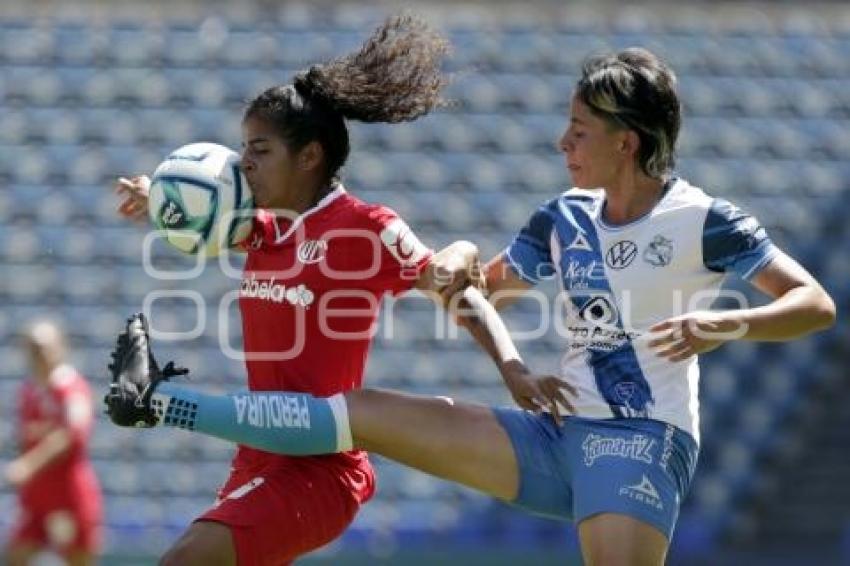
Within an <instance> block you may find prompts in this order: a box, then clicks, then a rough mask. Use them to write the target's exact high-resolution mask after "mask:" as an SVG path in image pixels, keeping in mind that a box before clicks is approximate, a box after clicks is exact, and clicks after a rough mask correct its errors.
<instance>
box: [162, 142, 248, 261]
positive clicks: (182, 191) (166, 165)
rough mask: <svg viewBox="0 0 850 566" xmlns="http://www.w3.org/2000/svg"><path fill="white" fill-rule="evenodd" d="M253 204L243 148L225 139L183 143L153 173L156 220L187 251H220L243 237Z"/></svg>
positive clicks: (173, 242)
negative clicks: (239, 149) (239, 150)
mask: <svg viewBox="0 0 850 566" xmlns="http://www.w3.org/2000/svg"><path fill="white" fill-rule="evenodd" d="M252 209H253V199H252V198H251V192H250V191H249V190H248V183H247V182H246V181H245V177H244V176H243V174H242V171H241V169H240V168H239V154H238V153H236V152H235V151H233V150H232V149H229V148H227V147H224V146H223V145H218V144H214V143H192V144H189V145H184V146H183V147H180V148H178V149H176V150H174V151H173V152H171V154H170V155H169V156H168V157H166V158H165V161H163V162H162V163H160V164H159V166H158V167H157V168H156V171H154V173H153V177H152V178H151V187H150V200H149V201H148V214H149V215H150V219H151V222H152V224H153V226H154V228H156V229H157V230H161V231H163V234H164V236H165V239H166V240H167V241H168V243H169V244H171V245H172V246H174V247H175V248H177V249H178V250H180V251H181V252H184V253H187V254H197V253H205V254H206V255H207V256H217V255H219V254H220V253H221V251H222V250H225V249H229V248H232V247H234V246H236V245H238V244H239V243H241V242H242V241H244V240H245V239H246V238H247V237H248V235H249V234H250V232H251V224H252V220H253V212H252Z"/></svg>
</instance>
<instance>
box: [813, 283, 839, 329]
mask: <svg viewBox="0 0 850 566" xmlns="http://www.w3.org/2000/svg"><path fill="white" fill-rule="evenodd" d="M812 316H813V318H814V323H815V328H814V330H826V329H827V328H830V327H832V326H833V325H834V324H835V319H836V316H837V315H836V309H835V301H833V300H832V297H830V296H829V293H827V292H826V291H824V290H823V289H818V293H817V296H816V298H815V301H814V304H813V305H812Z"/></svg>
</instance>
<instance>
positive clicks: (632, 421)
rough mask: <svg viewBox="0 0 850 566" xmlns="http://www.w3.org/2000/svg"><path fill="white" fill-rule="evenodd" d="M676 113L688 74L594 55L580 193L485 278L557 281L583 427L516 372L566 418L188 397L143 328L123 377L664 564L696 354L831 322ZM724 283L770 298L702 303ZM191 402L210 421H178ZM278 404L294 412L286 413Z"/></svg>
mask: <svg viewBox="0 0 850 566" xmlns="http://www.w3.org/2000/svg"><path fill="white" fill-rule="evenodd" d="M680 112H681V110H680V103H679V99H678V95H677V93H676V90H675V76H674V75H673V72H672V71H671V69H670V68H669V67H668V66H667V65H666V64H664V63H663V62H662V61H660V60H659V59H658V58H656V56H655V55H653V54H652V53H650V52H649V51H646V50H644V49H627V50H624V51H621V52H618V53H614V54H610V55H604V56H599V57H595V58H592V59H590V60H588V62H587V63H586V64H585V66H584V67H583V69H582V74H581V76H580V78H579V81H578V83H577V85H576V89H575V92H574V94H573V97H572V100H571V105H570V116H569V124H568V127H567V130H566V132H565V134H564V135H563V137H562V138H561V140H560V142H559V146H560V149H561V150H562V151H563V153H564V154H565V156H566V165H567V168H568V170H569V172H570V175H571V177H572V180H573V183H574V185H575V186H576V188H574V189H572V190H569V191H567V192H565V193H563V194H561V195H560V196H558V197H556V198H554V199H552V200H550V201H549V202H547V203H545V204H544V205H543V206H541V207H540V208H539V209H538V210H537V211H536V212H535V213H534V215H533V216H532V217H531V219H530V220H529V222H528V224H527V225H526V226H525V227H524V228H522V230H521V231H520V232H519V234H518V235H517V236H516V238H515V239H514V241H513V242H512V243H511V245H510V246H508V248H507V249H506V250H505V252H503V253H502V254H500V255H499V256H498V257H496V258H495V259H493V260H492V261H491V262H489V263H488V265H487V267H486V268H485V278H486V286H487V289H488V290H489V291H490V293H491V300H492V301H493V303H495V305H496V306H498V307H503V306H504V305H506V304H509V303H510V302H511V301H513V300H516V299H517V298H518V297H519V296H521V295H522V294H523V293H525V292H527V291H528V290H529V289H530V288H531V287H532V286H533V285H535V284H536V283H537V282H538V281H539V280H540V279H541V278H542V277H545V276H554V277H556V278H557V279H558V282H559V285H560V286H561V288H562V290H563V291H564V296H566V297H567V300H566V301H565V303H564V307H565V308H564V309H563V310H564V311H565V312H560V310H559V311H558V312H556V314H555V317H556V318H559V317H565V321H566V324H565V325H564V327H565V330H566V336H565V338H566V347H567V353H566V355H565V356H564V358H563V362H562V376H563V378H564V379H565V380H566V381H567V382H568V383H569V385H570V387H569V388H567V391H569V392H570V401H571V406H570V405H565V406H564V407H563V410H565V411H566V412H568V413H572V415H571V416H568V417H566V418H563V419H562V418H561V415H560V414H559V412H560V410H559V407H551V405H550V404H549V401H552V400H556V401H559V402H560V403H562V404H563V401H562V400H561V399H560V396H559V395H554V394H552V395H548V396H544V397H543V398H541V396H540V394H539V389H538V390H537V391H533V390H528V389H525V387H524V386H518V385H517V383H516V382H514V381H512V380H511V379H510V376H507V377H506V383H507V385H508V387H509V388H510V389H511V393H512V394H513V396H514V398H515V399H516V401H517V402H518V403H519V405H520V406H521V407H523V408H525V409H540V408H541V407H548V408H550V409H551V412H552V413H553V414H552V415H551V416H550V415H544V414H540V413H539V412H533V411H523V410H517V409H491V408H488V407H485V406H481V405H475V404H466V403H456V402H453V401H450V400H446V399H432V398H426V397H418V396H411V395H404V394H401V393H395V392H389V391H369V390H356V391H349V392H347V393H346V394H345V395H335V396H332V397H330V398H329V399H319V398H316V397H314V396H310V395H303V394H299V393H297V392H285V393H279V394H276V395H274V394H265V395H260V394H250V395H243V396H232V397H231V398H229V399H227V400H223V399H222V398H219V397H213V396H209V397H203V398H202V397H192V396H191V395H187V394H186V393H185V392H183V391H181V390H180V389H179V388H175V387H174V386H173V385H172V384H170V383H162V381H161V380H162V375H161V374H160V373H159V372H158V371H156V367H155V364H154V366H153V367H152V368H151V369H149V368H147V367H146V365H147V364H146V363H144V364H142V363H140V362H142V361H144V362H147V360H148V356H149V348H148V344H147V335H146V332H145V330H144V321H143V320H141V319H139V318H134V319H131V321H130V323H129V324H128V328H127V331H126V332H125V333H124V334H123V335H122V337H121V342H120V343H119V347H118V349H117V352H118V357H119V358H120V359H121V360H122V362H121V365H122V367H121V368H119V371H118V372H116V379H117V381H118V382H119V383H125V384H128V383H132V384H134V385H133V387H136V388H138V389H139V390H142V389H144V390H145V394H144V395H141V396H140V395H135V396H130V397H132V399H133V401H134V402H135V401H136V400H140V401H141V402H142V403H143V404H144V405H145V406H146V409H147V411H148V412H149V414H150V415H152V419H153V420H155V421H156V422H157V423H163V424H170V425H176V426H181V427H184V428H189V429H192V430H195V431H198V432H203V433H207V434H212V435H215V436H222V437H225V438H229V439H232V440H239V441H242V442H246V443H248V444H251V443H257V444H258V445H262V446H263V447H264V448H265V449H267V450H276V451H279V452H281V453H294V454H309V453H321V452H324V451H328V446H333V447H335V449H334V450H348V449H350V448H351V447H352V446H353V447H356V448H360V449H364V450H369V451H373V452H377V453H379V454H382V455H383V456H386V457H388V458H391V459H394V460H397V461H399V462H402V463H404V464H407V465H410V466H412V467H415V468H418V469H420V470H424V471H426V472H428V473H431V474H434V475H436V476H439V477H442V478H446V479H450V480H453V481H456V482H459V483H462V484H464V485H467V486H469V487H472V488H475V489H478V490H481V491H483V492H485V493H488V494H491V495H493V496H495V497H498V498H499V499H502V500H505V501H509V502H512V503H514V504H516V505H518V506H520V507H522V508H525V509H527V510H530V511H532V512H534V513H538V514H543V515H547V516H551V517H556V518H563V519H568V520H572V521H575V522H576V523H577V525H578V533H579V538H580V544H581V551H582V555H583V557H584V559H585V562H586V563H587V564H592V565H595V564H652V565H656V564H662V563H663V562H664V560H665V557H666V553H667V549H668V546H669V541H670V538H671V536H672V533H673V530H674V526H675V523H676V519H677V517H678V513H679V507H680V504H681V502H682V500H683V499H684V497H685V496H686V494H687V492H688V489H689V486H690V483H691V479H692V477H693V474H694V470H695V466H696V460H697V454H698V440H699V420H698V407H699V404H698V398H697V394H698V382H699V366H698V363H697V356H698V354H701V353H705V352H709V351H712V350H714V349H716V348H718V347H719V346H720V345H722V344H723V343H724V342H727V341H731V340H739V339H742V340H760V341H786V340H792V339H795V338H798V337H801V336H804V335H806V334H808V333H811V332H813V331H816V330H819V329H824V328H826V327H829V326H830V325H832V324H833V322H834V320H835V305H834V303H833V301H832V299H831V298H830V297H829V295H828V294H827V293H826V292H825V291H824V290H823V289H822V287H821V286H820V285H819V284H818V282H817V281H816V280H815V279H814V278H813V277H812V276H811V275H810V274H809V273H808V272H807V271H806V270H805V269H804V268H803V267H801V266H800V265H799V264H798V263H797V262H795V261H794V260H793V259H791V258H790V257H788V256H787V255H786V254H784V253H783V252H782V251H781V250H779V249H778V248H777V247H776V246H775V245H774V244H773V243H772V242H771V241H770V239H769V238H768V237H767V235H766V233H765V231H764V229H763V228H762V227H761V226H760V225H759V223H758V222H757V221H756V220H755V219H754V218H753V217H752V216H750V215H748V214H746V213H744V212H742V211H741V210H740V209H738V208H737V207H735V206H734V205H732V204H731V203H729V202H727V201H725V200H722V199H716V198H712V197H710V196H708V195H706V194H705V193H704V192H703V191H702V190H700V189H698V188H696V187H693V186H692V185H690V184H689V183H688V182H687V181H685V180H683V179H680V178H677V177H675V176H674V175H673V174H672V168H673V164H674V156H675V147H676V139H677V136H678V132H679V127H680V122H681V114H680ZM600 189H601V190H600ZM727 273H734V274H736V275H738V276H739V277H741V278H743V279H745V280H747V281H749V282H750V283H751V284H752V285H753V286H755V287H756V288H757V289H759V290H760V291H762V292H763V293H765V294H766V295H768V296H770V297H771V298H772V301H771V302H770V303H769V304H767V305H764V306H760V307H756V308H748V306H747V305H745V304H740V305H739V307H740V308H735V309H729V310H724V311H711V310H705V309H706V308H707V305H708V302H709V301H708V300H707V299H709V298H710V297H712V296H716V294H717V292H718V290H719V288H720V286H721V284H722V282H723V280H724V277H725V275H726V274H727ZM463 296H464V297H465V298H466V300H467V301H468V302H469V303H470V306H471V308H472V310H474V311H476V312H477V313H479V315H480V316H478V317H477V318H476V317H474V316H473V317H468V318H465V319H462V320H461V322H464V323H465V324H467V325H469V324H470V323H472V324H477V323H476V322H475V321H476V320H477V321H480V320H483V319H486V318H487V317H488V316H489V315H488V311H487V308H488V307H489V306H490V305H489V303H485V304H481V303H480V302H478V298H477V297H476V296H475V293H474V292H472V293H471V292H470V291H469V289H467V290H465V291H463ZM479 296H480V295H479ZM473 332H475V330H473ZM151 359H152V358H151ZM514 363H517V364H520V365H521V361H520V360H518V359H515V360H514ZM401 369H402V368H400V370H401ZM742 378H746V376H742ZM151 389H154V391H153V394H152V395H151V393H150V390H151ZM125 390H127V391H131V390H132V387H126V386H125ZM127 402H128V403H129V402H130V401H127ZM186 403H191V404H193V406H194V408H195V409H197V410H196V412H195V413H193V414H192V415H191V417H189V418H186V419H184V420H183V422H179V421H175V415H179V414H180V408H181V406H184V405H185V404H186ZM283 404H286V405H287V406H292V407H298V408H299V415H298V416H299V418H298V419H295V418H292V416H291V414H290V415H289V418H284V419H276V414H275V411H274V410H273V408H274V407H275V406H281V405H283ZM552 417H554V418H552ZM278 421H279V422H278ZM561 421H563V422H561ZM305 423H308V425H307V426H305ZM258 431H261V432H262V436H263V438H262V439H260V434H259V432H258ZM275 434H276V439H275V438H272V437H274V436H275Z"/></svg>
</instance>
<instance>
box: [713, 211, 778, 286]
mask: <svg viewBox="0 0 850 566" xmlns="http://www.w3.org/2000/svg"><path fill="white" fill-rule="evenodd" d="M778 252H779V250H778V248H777V247H776V246H775V245H774V244H773V242H771V241H770V238H769V237H768V236H767V232H766V231H765V229H764V228H763V227H762V226H761V224H759V222H758V220H756V219H755V218H754V217H753V216H751V215H749V214H747V213H746V212H744V211H743V210H741V209H740V208H738V207H737V206H735V205H733V204H732V203H730V202H728V201H726V200H723V199H715V200H714V201H713V202H712V204H711V208H710V209H709V211H708V215H707V216H706V218H705V225H704V226H703V233H702V257H703V264H704V265H705V267H706V268H708V269H710V270H712V271H718V272H723V273H726V272H730V271H731V272H733V273H736V274H737V275H738V276H739V277H741V278H742V279H747V280H748V279H750V278H752V277H753V276H754V275H755V274H756V273H758V272H759V271H760V270H761V269H762V268H763V267H765V266H766V265H767V264H768V263H770V262H771V261H772V260H773V258H775V257H776V255H777V253H778Z"/></svg>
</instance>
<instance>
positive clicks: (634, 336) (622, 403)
mask: <svg viewBox="0 0 850 566" xmlns="http://www.w3.org/2000/svg"><path fill="white" fill-rule="evenodd" d="M604 202H605V198H604V193H603V192H602V191H587V190H581V189H572V190H569V191H567V192H565V193H563V194H561V195H560V196H558V197H557V198H555V199H552V200H550V201H548V202H546V203H544V204H543V205H542V206H541V207H540V208H538V209H537V211H536V212H535V213H534V214H533V215H532V217H531V219H530V220H529V222H528V223H527V224H526V226H524V227H523V228H522V230H521V231H520V232H519V234H517V236H516V237H515V238H514V240H513V242H512V243H511V245H510V246H509V247H508V248H507V250H506V252H505V257H506V259H507V260H508V263H509V265H510V266H511V267H512V268H513V269H514V271H516V273H517V275H519V276H520V277H521V278H522V279H523V280H525V281H527V282H529V283H532V284H536V283H538V282H539V281H540V279H541V278H548V277H555V278H556V279H557V281H558V283H559V285H560V286H561V291H562V292H561V293H559V295H558V298H559V301H558V302H559V303H561V305H560V306H558V307H557V308H556V316H555V322H556V328H557V329H558V330H559V332H560V333H562V334H563V335H564V337H565V339H566V340H565V341H566V353H565V355H564V356H563V359H562V361H561V372H562V376H563V377H564V378H565V379H566V380H567V381H569V382H570V383H571V384H572V385H574V386H575V387H576V390H577V392H578V393H577V396H576V398H575V399H573V404H574V406H575V410H576V413H575V414H576V415H577V416H581V417H588V418H616V417H626V418H628V417H645V418H651V419H656V420H659V421H664V422H668V423H671V424H673V425H675V426H677V427H679V428H680V429H682V430H684V431H686V432H688V433H689V434H691V435H692V436H693V437H694V438H695V439H696V440H697V441H698V440H699V402H698V399H697V393H698V384H699V366H698V363H697V358H696V356H694V357H693V358H691V359H690V360H686V361H683V362H678V363H676V362H670V361H668V360H665V359H664V358H661V357H660V356H658V355H657V354H656V353H655V352H654V351H653V350H652V349H650V348H649V346H648V341H649V333H648V332H647V331H648V329H649V327H651V326H652V325H653V324H655V323H657V322H660V321H662V320H665V319H667V318H670V317H672V316H676V315H680V314H684V313H686V312H690V311H694V310H699V309H706V308H708V306H709V305H710V304H711V302H712V301H713V300H714V298H716V297H717V295H718V293H719V291H720V286H721V284H722V282H723V279H724V277H725V274H726V273H728V272H734V273H736V274H737V275H739V276H740V277H742V278H744V279H749V278H751V277H752V276H753V275H755V274H756V273H757V272H758V271H759V270H760V269H761V268H762V267H764V266H765V265H767V264H768V263H769V262H770V261H771V260H772V259H773V258H774V257H775V255H776V254H777V253H778V250H777V248H776V247H775V246H774V245H773V244H772V243H771V241H770V239H769V238H768V237H767V234H766V233H765V231H764V229H763V228H762V227H761V226H760V225H759V223H758V221H756V219H755V218H753V217H752V216H750V215H748V214H746V213H744V212H742V211H741V210H740V209H739V208H737V207H735V206H734V205H732V204H730V203H729V202H727V201H725V200H722V199H717V198H713V197H710V196H708V195H706V194H705V193H704V192H703V191H702V190H701V189H699V188H696V187H693V186H691V185H690V184H689V183H688V182H687V181H685V180H682V179H676V178H674V179H671V180H670V181H668V183H667V184H666V186H665V193H664V195H663V197H662V199H661V200H660V202H659V203H658V204H657V205H656V206H655V207H654V208H653V209H652V210H651V211H650V212H649V213H647V214H646V215H644V216H643V217H642V218H640V219H638V220H635V221H634V222H631V223H629V224H626V225H621V226H612V225H609V224H606V223H605V221H604V220H603V219H602V211H603V209H604Z"/></svg>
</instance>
